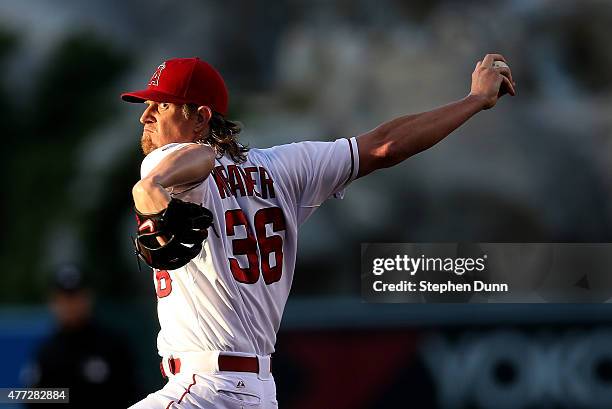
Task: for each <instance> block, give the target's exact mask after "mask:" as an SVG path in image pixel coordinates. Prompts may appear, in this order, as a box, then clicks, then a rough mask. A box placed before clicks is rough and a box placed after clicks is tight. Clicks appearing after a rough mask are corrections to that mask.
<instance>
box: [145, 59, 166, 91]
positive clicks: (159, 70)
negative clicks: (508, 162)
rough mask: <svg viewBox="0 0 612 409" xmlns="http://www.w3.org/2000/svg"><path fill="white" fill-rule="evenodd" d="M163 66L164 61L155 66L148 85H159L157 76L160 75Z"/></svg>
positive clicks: (164, 65)
mask: <svg viewBox="0 0 612 409" xmlns="http://www.w3.org/2000/svg"><path fill="white" fill-rule="evenodd" d="M164 68H166V63H165V62H163V63H162V64H161V65H160V66H159V67H157V69H156V70H155V73H154V74H153V76H152V77H151V81H149V85H155V86H158V85H159V77H160V76H161V73H162V71H163V70H164Z"/></svg>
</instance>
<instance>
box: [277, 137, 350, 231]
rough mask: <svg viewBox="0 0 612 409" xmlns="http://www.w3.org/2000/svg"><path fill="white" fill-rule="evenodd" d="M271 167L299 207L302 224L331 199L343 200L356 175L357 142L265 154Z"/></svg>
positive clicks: (302, 146)
mask: <svg viewBox="0 0 612 409" xmlns="http://www.w3.org/2000/svg"><path fill="white" fill-rule="evenodd" d="M267 151H268V152H267V154H268V155H267V156H268V159H269V160H270V163H272V164H274V167H275V170H276V172H277V173H278V174H279V175H280V176H281V178H282V179H283V185H284V187H285V188H287V189H288V192H289V194H290V195H291V196H292V198H293V199H294V201H295V203H296V205H297V207H298V219H299V220H298V221H299V223H302V222H304V221H305V220H306V218H307V217H308V216H310V214H312V213H313V212H314V211H315V210H316V208H318V207H319V206H320V205H321V204H322V203H323V202H324V201H325V200H327V199H328V198H330V197H334V198H339V199H341V198H343V197H344V189H345V188H346V187H347V185H348V184H349V183H350V182H352V181H353V180H354V179H355V178H356V177H357V173H358V171H359V155H358V151H357V141H356V139H355V138H354V137H353V138H350V139H346V138H343V139H337V140H335V141H333V142H316V141H307V142H298V143H291V144H287V145H280V146H276V147H274V148H271V149H268V150H267Z"/></svg>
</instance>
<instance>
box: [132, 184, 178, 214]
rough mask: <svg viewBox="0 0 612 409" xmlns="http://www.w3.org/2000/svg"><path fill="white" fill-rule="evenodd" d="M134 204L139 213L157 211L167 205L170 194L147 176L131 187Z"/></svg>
mask: <svg viewBox="0 0 612 409" xmlns="http://www.w3.org/2000/svg"><path fill="white" fill-rule="evenodd" d="M132 197H133V198H134V205H135V206H136V209H137V210H138V211H139V212H140V213H144V214H152V213H158V212H161V211H162V210H164V209H165V208H166V207H168V203H169V202H170V194H168V192H167V191H166V189H164V188H163V187H162V186H161V185H159V184H157V183H155V182H154V181H153V180H151V179H149V178H145V179H142V180H140V181H139V182H138V183H136V184H135V185H134V188H133V189H132Z"/></svg>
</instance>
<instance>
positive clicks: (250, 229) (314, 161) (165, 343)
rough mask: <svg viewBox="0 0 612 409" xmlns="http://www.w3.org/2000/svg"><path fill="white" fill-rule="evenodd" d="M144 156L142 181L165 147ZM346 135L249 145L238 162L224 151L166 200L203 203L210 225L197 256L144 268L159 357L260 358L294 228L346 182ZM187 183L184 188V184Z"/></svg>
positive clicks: (288, 273) (285, 285)
mask: <svg viewBox="0 0 612 409" xmlns="http://www.w3.org/2000/svg"><path fill="white" fill-rule="evenodd" d="M187 145H188V144H178V143H174V144H170V145H166V146H164V147H161V148H158V149H156V150H155V151H153V152H151V153H150V154H149V155H147V156H146V157H145V159H144V160H143V162H142V166H141V177H145V176H146V175H147V174H148V173H149V172H150V171H151V170H152V169H153V168H154V167H155V166H156V165H157V164H158V163H159V162H160V161H161V160H162V159H163V158H164V157H165V156H167V155H168V154H169V153H170V152H174V151H176V150H178V149H181V148H183V147H185V146H187ZM358 168H359V155H358V151H357V142H356V140H355V138H351V139H338V140H336V141H334V142H300V143H292V144H288V145H281V146H276V147H273V148H269V149H251V150H250V151H249V152H248V158H247V161H246V162H245V163H242V164H236V163H234V162H233V161H232V160H231V159H230V158H229V157H228V156H227V155H226V156H224V157H222V158H220V159H217V160H216V161H215V168H214V169H213V171H212V173H211V174H210V176H209V177H208V178H207V179H206V180H205V181H204V182H202V183H200V184H197V185H195V186H191V187H189V188H180V187H175V188H174V189H173V191H172V192H171V193H172V195H173V196H175V197H177V198H180V199H182V200H186V201H190V202H194V203H198V204H201V205H202V206H204V207H206V208H208V209H210V210H211V211H212V213H213V217H214V228H213V227H211V228H209V229H208V239H207V240H206V241H205V242H204V245H203V248H202V251H201V252H200V254H199V255H198V256H197V257H195V258H194V259H193V260H192V261H190V262H189V263H188V264H187V265H185V266H184V267H182V268H179V269H177V270H172V271H165V270H161V271H160V270H154V271H153V275H154V277H153V279H154V283H155V288H156V292H157V297H158V306H157V310H158V315H159V322H160V327H161V330H160V332H159V335H158V338H157V347H158V350H159V354H160V355H161V356H169V355H178V354H181V353H186V352H199V351H233V352H243V353H252V354H258V355H268V354H271V353H272V352H274V344H275V342H276V333H277V331H278V328H279V326H280V322H281V317H282V314H283V309H284V307H285V302H286V301H287V297H288V295H289V289H290V288H291V282H292V280H293V272H294V268H295V260H296V252H297V237H298V227H299V226H300V225H301V224H302V223H303V222H304V221H305V220H306V219H307V218H308V217H309V216H310V215H311V214H312V213H313V212H314V211H315V210H316V209H317V208H318V207H319V206H320V205H321V204H322V203H323V202H324V201H325V200H326V199H327V198H329V197H331V196H335V197H342V195H343V191H344V188H345V187H346V185H347V184H348V183H350V182H351V181H352V180H354V179H355V177H356V175H357V172H358ZM185 189H187V190H185Z"/></svg>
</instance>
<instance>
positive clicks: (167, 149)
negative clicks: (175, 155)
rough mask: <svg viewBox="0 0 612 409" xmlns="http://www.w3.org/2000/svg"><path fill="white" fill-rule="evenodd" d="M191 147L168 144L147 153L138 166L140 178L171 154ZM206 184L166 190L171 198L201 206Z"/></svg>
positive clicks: (200, 183)
mask: <svg viewBox="0 0 612 409" xmlns="http://www.w3.org/2000/svg"><path fill="white" fill-rule="evenodd" d="M189 145H193V143H170V144H168V145H164V146H162V147H160V148H157V149H155V150H154V151H153V152H151V153H149V154H148V155H147V156H145V158H144V159H143V161H142V164H141V165H140V178H141V179H143V178H145V177H146V176H147V175H148V174H149V173H151V171H152V170H153V169H154V168H155V167H156V166H157V165H159V163H160V162H161V161H162V160H163V159H164V158H165V157H166V156H168V155H170V154H171V153H172V152H176V151H178V150H180V149H183V148H184V147H186V146H189ZM206 186H207V185H206V183H204V182H197V183H194V184H190V185H181V186H173V187H171V188H168V189H167V190H168V193H170V195H171V196H172V197H176V198H177V199H181V200H184V201H187V202H193V203H199V204H201V202H202V200H203V198H204V197H205V196H206V194H207V189H206Z"/></svg>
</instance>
